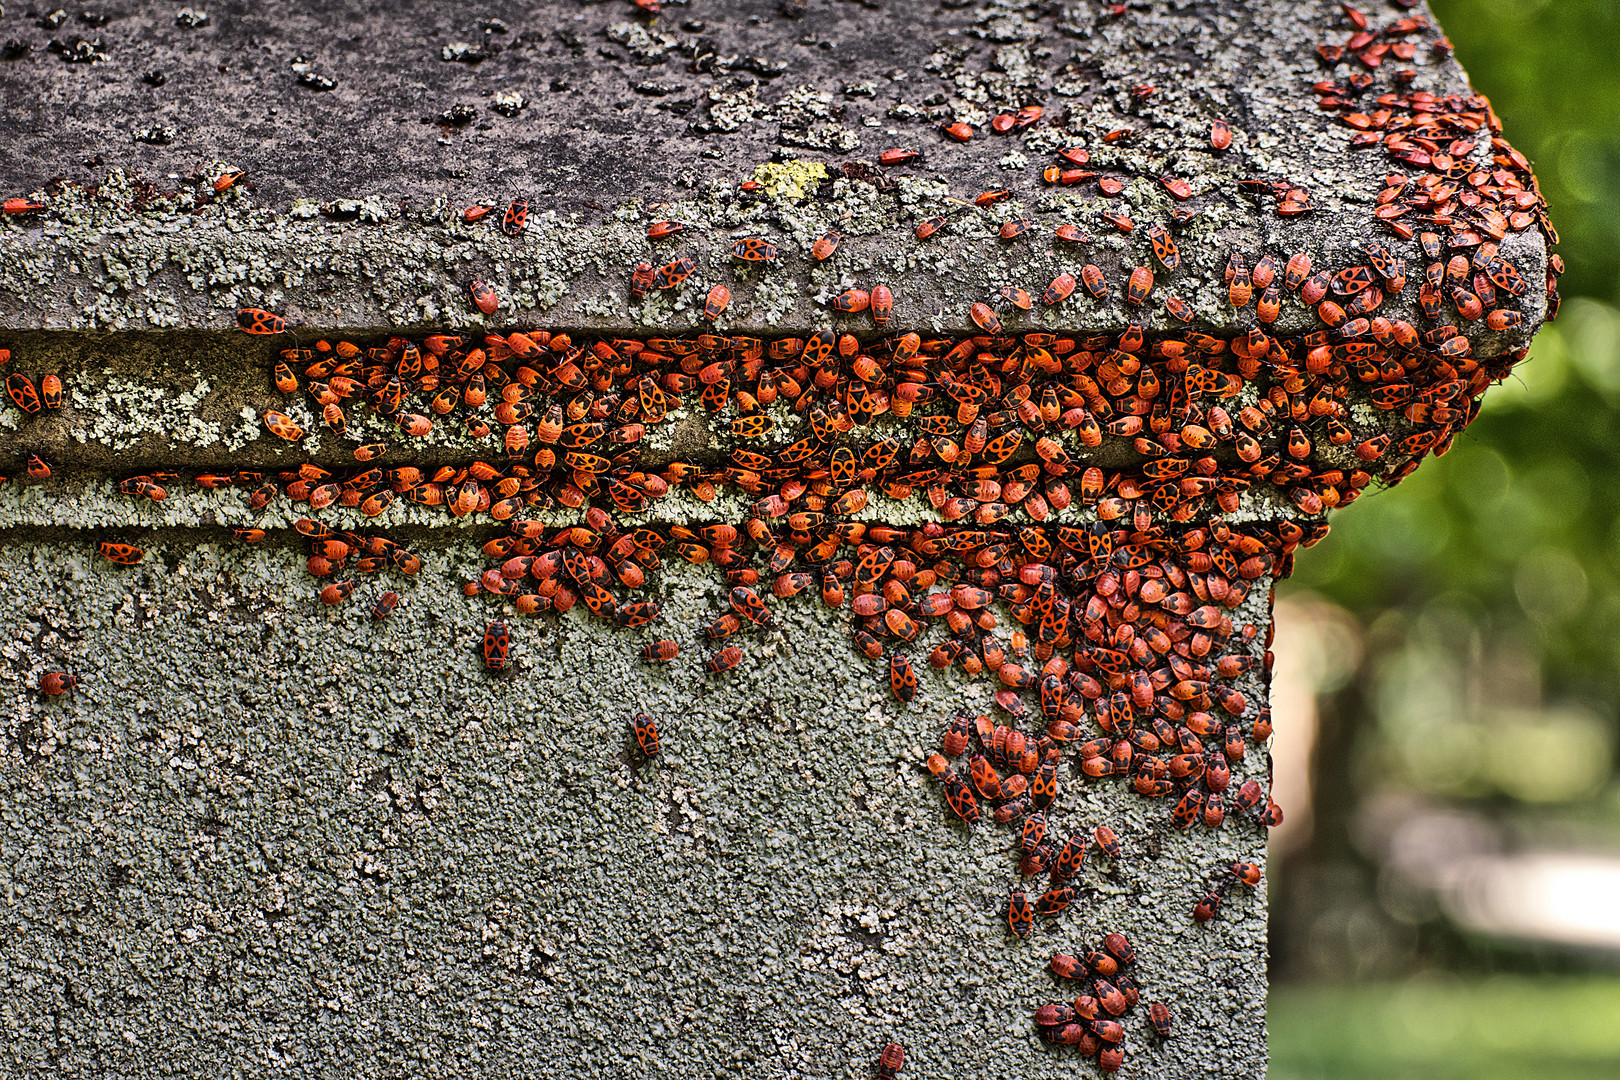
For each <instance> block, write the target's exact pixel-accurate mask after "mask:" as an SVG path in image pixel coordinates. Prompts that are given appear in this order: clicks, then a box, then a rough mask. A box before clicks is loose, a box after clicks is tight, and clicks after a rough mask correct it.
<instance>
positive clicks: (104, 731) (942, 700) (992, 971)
mask: <svg viewBox="0 0 1620 1080" xmlns="http://www.w3.org/2000/svg"><path fill="white" fill-rule="evenodd" d="M418 550H419V551H421V552H422V554H424V555H426V556H427V557H426V559H425V566H424V569H423V571H422V574H421V575H420V581H418V582H417V583H416V584H415V585H414V587H413V588H412V589H411V590H410V591H409V592H408V593H407V595H406V599H405V602H404V603H403V604H402V605H401V607H400V610H399V611H398V612H397V613H396V614H395V616H394V617H393V619H392V620H391V621H390V623H388V624H387V625H386V626H381V627H379V626H376V625H373V624H372V623H371V620H370V618H369V616H368V615H367V613H366V612H365V611H364V610H363V609H362V608H361V607H360V606H358V605H349V606H346V607H343V608H339V609H333V610H313V609H312V606H311V604H312V601H311V598H310V596H309V591H310V590H309V587H308V586H307V585H306V584H305V580H307V579H305V578H304V576H303V572H302V570H301V568H300V567H299V566H298V565H297V557H296V555H295V554H294V553H293V552H290V551H284V550H278V549H275V548H271V549H240V548H232V549H224V548H221V547H219V546H215V545H213V544H208V543H204V544H201V545H194V544H192V543H186V542H178V541H177V542H174V543H171V544H166V545H162V546H160V547H158V548H156V549H155V550H153V551H152V552H151V554H149V555H148V557H147V562H146V565H144V566H142V567H138V568H134V569H130V570H117V571H113V572H111V573H109V572H108V570H107V568H106V567H105V566H104V565H103V566H100V567H92V566H91V565H90V556H89V554H88V552H87V551H86V550H85V549H84V547H83V545H77V544H67V545H54V544H53V545H43V546H41V545H36V544H31V543H28V542H25V541H21V540H18V539H11V540H7V541H6V542H4V543H3V544H0V610H4V611H5V612H7V613H8V614H7V618H6V625H5V626H4V628H3V634H4V637H3V639H0V660H3V670H0V693H3V694H4V697H5V698H6V699H7V700H9V702H10V704H9V706H8V707H7V713H8V719H7V721H6V730H5V737H6V748H7V750H6V755H5V760H4V777H5V789H6V799H5V805H4V812H3V815H0V816H3V819H4V826H3V841H0V853H3V860H4V861H3V866H0V888H3V890H4V909H3V910H4V912H5V923H6V944H5V951H4V956H5V961H6V962H5V968H6V975H5V978H6V993H5V1007H4V1012H3V1016H4V1024H5V1042H4V1047H3V1054H4V1062H5V1065H4V1069H5V1070H6V1071H9V1072H11V1074H12V1075H38V1074H42V1073H49V1074H53V1075H63V1076H132V1077H133V1076H153V1075H188V1076H237V1075H240V1076H252V1075H259V1076H262V1075H295V1076H332V1077H336V1076H354V1077H393V1076H408V1075H426V1076H446V1077H450V1076H468V1075H484V1076H495V1077H506V1076H532V1075H534V1074H535V1070H536V1069H539V1070H540V1071H542V1072H545V1073H548V1074H550V1075H568V1076H603V1077H633V1076H671V1077H735V1076H740V1075H747V1076H780V1077H861V1078H865V1077H867V1076H869V1075H870V1067H871V1062H872V1060H873V1059H874V1058H875V1056H876V1053H877V1050H878V1049H879V1048H880V1047H881V1046H882V1045H883V1043H885V1042H886V1041H888V1040H889V1039H899V1040H901V1041H903V1042H904V1043H905V1045H906V1047H907V1052H908V1059H909V1063H908V1065H907V1067H906V1072H905V1074H904V1075H905V1076H907V1077H939V1078H945V1077H963V1076H989V1075H998V1076H1002V1075H1009V1076H1010V1075H1017V1076H1028V1077H1054V1078H1057V1077H1071V1076H1074V1075H1075V1074H1076V1073H1077V1072H1078V1073H1081V1074H1084V1073H1086V1072H1089V1071H1090V1070H1091V1069H1092V1068H1093V1067H1092V1066H1091V1065H1089V1064H1086V1063H1084V1062H1082V1061H1080V1060H1078V1059H1076V1058H1075V1057H1073V1055H1072V1054H1071V1053H1070V1052H1068V1051H1065V1050H1063V1049H1061V1048H1053V1047H1050V1046H1047V1045H1044V1044H1042V1043H1040V1042H1039V1041H1038V1040H1037V1039H1036V1037H1035V1032H1034V1028H1033V1025H1032V1024H1031V1022H1030V1015H1031V1012H1032V1009H1033V1006H1034V1004H1035V1003H1038V1002H1041V1001H1048V1000H1059V999H1061V998H1062V997H1063V989H1062V987H1061V986H1060V984H1059V981H1058V980H1057V979H1055V978H1054V977H1053V976H1052V975H1051V974H1049V973H1048V972H1047V971H1046V967H1045V965H1046V960H1047V958H1048V956H1049V955H1050V954H1051V953H1052V952H1055V951H1073V950H1075V949H1076V948H1077V947H1078V946H1080V945H1081V944H1083V943H1094V942H1095V941H1096V940H1097V938H1098V937H1100V935H1101V934H1102V933H1105V932H1107V931H1110V930H1114V929H1123V930H1125V931H1126V932H1127V933H1128V934H1129V936H1130V937H1131V939H1132V941H1133V942H1134V944H1135V946H1136V949H1137V951H1138V953H1139V955H1140V959H1139V961H1138V976H1139V980H1140V982H1141V983H1142V986H1143V993H1144V996H1145V997H1146V998H1148V999H1152V1000H1161V999H1162V1000H1166V1001H1169V1002H1172V1003H1173V1004H1174V1007H1175V1008H1176V1009H1177V1012H1178V1026H1179V1029H1180V1033H1179V1034H1178V1035H1177V1037H1176V1038H1175V1039H1174V1040H1173V1041H1171V1042H1169V1043H1165V1044H1162V1045H1158V1044H1154V1043H1153V1042H1152V1040H1151V1038H1147V1037H1144V1029H1145V1023H1144V1022H1143V1021H1142V1019H1141V1017H1140V1015H1138V1016H1137V1017H1136V1018H1135V1023H1134V1024H1133V1027H1132V1033H1131V1036H1130V1041H1131V1044H1132V1050H1131V1056H1130V1058H1129V1059H1128V1061H1127V1068H1128V1069H1129V1071H1130V1075H1133V1076H1141V1077H1165V1078H1170V1077H1178V1078H1179V1077H1190V1076H1230V1077H1240V1076H1242V1077H1248V1076H1256V1075H1259V1074H1260V1072H1261V1070H1262V1068H1263V1062H1264V1060H1265V1028H1264V1000H1265V915H1264V892H1263V890H1262V891H1261V893H1260V894H1258V895H1255V896H1250V895H1248V894H1243V895H1239V894H1237V893H1234V894H1233V896H1232V898H1231V900H1230V901H1229V904H1228V905H1227V907H1226V908H1225V909H1223V912H1222V916H1221V918H1219V919H1218V920H1217V921H1215V922H1214V923H1211V924H1209V925H1208V926H1197V925H1195V924H1194V923H1193V922H1192V921H1191V919H1190V918H1188V915H1187V910H1188V908H1189V906H1190V904H1191V902H1192V900H1193V899H1196V896H1197V895H1198V894H1199V893H1200V892H1201V882H1202V881H1203V879H1204V877H1205V874H1206V871H1207V868H1209V867H1211V866H1215V865H1217V864H1221V863H1223V862H1230V861H1232V860H1234V859H1236V858H1240V857H1241V858H1252V857H1253V853H1254V851H1255V849H1256V847H1257V845H1258V839H1257V837H1256V836H1255V834H1254V830H1253V827H1252V826H1248V825H1246V824H1239V825H1237V826H1236V827H1229V828H1227V829H1224V830H1220V831H1217V832H1214V833H1208V832H1205V831H1203V830H1199V832H1198V833H1197V834H1195V835H1192V836H1190V837H1189V836H1187V835H1185V834H1181V833H1175V832H1173V831H1172V830H1171V829H1170V826H1169V822H1168V821H1167V820H1166V818H1165V815H1164V810H1163V807H1162V806H1160V805H1158V804H1156V803H1150V802H1147V801H1146V800H1141V799H1137V798H1135V797H1131V796H1128V795H1127V794H1126V793H1125V792H1124V791H1123V790H1122V789H1121V788H1119V787H1118V786H1117V785H1110V786H1106V787H1098V786H1096V785H1090V786H1085V785H1083V783H1082V782H1081V781H1079V780H1076V779H1075V778H1074V777H1072V776H1069V775H1067V773H1066V774H1065V776H1064V794H1063V796H1062V800H1061V808H1062V813H1061V817H1060V820H1061V822H1062V823H1063V825H1064V827H1066V828H1081V827H1089V826H1092V825H1095V824H1099V823H1105V822H1106V823H1111V824H1112V825H1113V826H1114V827H1115V828H1116V830H1117V831H1118V832H1119V834H1120V837H1121V840H1122V842H1123V844H1124V846H1125V856H1124V858H1123V859H1122V860H1121V861H1120V862H1119V863H1118V864H1117V865H1113V866H1109V865H1108V864H1107V863H1106V861H1103V862H1091V861H1088V863H1087V866H1086V869H1085V870H1084V871H1083V872H1082V874H1081V875H1080V879H1079V881H1078V882H1077V884H1078V885H1079V886H1080V898H1079V899H1078V900H1077V901H1076V903H1075V905H1074V907H1073V908H1072V909H1071V911H1070V912H1068V913H1066V914H1065V915H1064V916H1062V917H1061V918H1059V919H1057V920H1055V921H1051V920H1044V919H1043V920H1040V921H1039V923H1038V925H1037V928H1036V931H1035V933H1034V934H1033V935H1032V936H1030V937H1029V938H1026V939H1023V940H1019V939H1016V938H1013V937H1011V936H1010V935H1009V934H1008V933H1007V930H1006V921H1005V909H1006V890H1007V887H1008V879H1009V875H1010V873H1011V866H1010V861H1009V855H1008V852H1007V846H1006V845H1007V843H1008V841H1009V837H1008V834H1007V833H1006V831H1005V830H1003V829H997V828H994V827H991V826H989V825H988V823H984V824H981V826H980V827H978V828H977V829H969V828H967V827H965V826H962V825H960V824H957V823H954V819H952V818H950V817H949V815H948V813H947V811H946V810H945V808H944V805H943V802H942V800H941V799H940V797H939V794H938V791H937V787H936V786H935V785H934V784H933V783H932V781H931V780H930V779H929V777H928V775H927V773H926V771H925V770H924V769H923V768H922V757H923V754H924V751H925V749H931V748H932V747H933V745H934V743H935V741H936V740H937V738H938V733H939V726H940V718H941V717H942V716H944V715H946V714H948V713H949V712H951V711H953V710H955V709H956V708H958V707H959V706H963V705H967V706H970V707H973V708H982V707H984V705H985V704H986V698H987V695H988V690H987V688H986V687H985V686H984V684H983V683H982V682H981V683H978V684H967V683H964V682H962V681H959V680H957V679H954V678H951V679H943V678H937V677H930V678H924V679H923V680H922V689H921V691H920V692H919V694H918V696H917V698H916V700H915V701H913V702H912V703H911V704H910V705H909V706H901V705H898V704H896V703H895V702H894V701H893V700H892V699H891V698H890V697H889V696H888V694H887V692H886V690H883V689H881V688H880V685H879V680H878V679H876V678H874V676H873V668H874V665H871V664H870V663H868V662H866V661H864V660H858V659H857V658H856V657H855V655H854V654H853V652H852V650H851V649H850V647H849V644H848V641H847V638H846V635H845V633H844V631H843V630H842V629H840V628H838V627H837V626H835V625H834V624H835V623H837V622H838V621H839V618H838V617H837V616H835V615H833V614H832V613H829V612H827V611H826V610H825V609H822V608H820V607H819V606H795V607H789V608H786V609H784V611H783V612H782V613H781V614H780V615H779V616H778V621H779V623H780V629H779V631H778V632H776V633H774V634H772V635H770V637H769V638H767V639H766V640H765V642H763V643H762V646H761V647H756V650H755V651H756V652H757V653H759V654H760V655H758V657H757V662H755V663H753V664H751V665H745V666H744V667H743V668H739V669H738V670H737V671H736V672H733V673H731V674H730V675H728V676H726V677H724V678H711V677H706V676H705V675H703V674H702V672H701V671H700V670H698V669H696V668H695V667H694V666H693V665H677V666H675V667H672V668H669V669H667V670H664V669H658V670H650V669H649V668H648V667H647V666H646V665H644V664H642V663H641V662H640V661H639V660H637V659H635V656H634V651H635V650H634V646H635V644H637V643H638V642H631V641H626V640H625V638H626V637H632V638H637V639H639V638H640V637H642V636H644V635H641V634H631V635H604V634H603V633H602V632H601V631H600V630H599V629H596V628H594V627H593V626H591V625H588V624H587V622H586V621H585V620H584V619H582V618H581V617H580V615H579V614H578V613H575V614H571V615H569V616H565V617H563V618H562V619H561V620H559V621H558V622H557V623H556V625H555V626H553V625H551V624H550V623H549V622H548V621H543V620H533V621H521V620H520V621H519V622H517V623H515V624H514V634H515V642H514V646H513V651H514V656H515V661H516V662H515V665H514V670H513V671H512V672H511V673H510V674H509V675H507V676H504V677H500V678H492V677H490V676H489V675H488V674H487V673H485V672H484V671H483V670H482V668H481V667H480V665H478V663H477V662H476V659H475V657H476V652H477V646H478V635H479V634H480V633H481V628H482V625H483V620H484V618H486V617H487V614H488V612H487V605H486V604H485V603H484V602H482V601H469V600H467V599H465V598H463V597H462V596H460V595H459V593H458V592H457V591H456V588H455V585H456V582H457V581H459V580H460V579H461V578H462V577H464V576H469V575H471V574H475V573H476V567H478V566H479V565H480V560H479V558H478V556H477V552H476V549H474V548H472V547H471V545H467V546H465V547H462V546H454V547H449V548H442V549H434V550H432V551H431V552H430V551H427V550H423V549H420V548H419V549H418ZM668 578H669V581H668V584H669V589H668V595H669V606H668V608H666V612H667V614H666V616H665V618H667V619H668V623H669V625H670V626H672V627H692V626H696V625H699V624H701V623H703V622H706V621H708V619H710V618H712V617H713V614H714V613H716V612H717V611H719V610H722V605H723V603H724V596H723V589H722V588H721V587H720V585H719V584H718V583H717V581H716V580H715V579H714V578H712V577H710V576H709V575H707V574H703V573H701V572H699V571H697V570H693V569H689V568H684V567H679V566H678V567H676V568H672V569H671V571H670V572H669V574H668ZM1263 602H1264V598H1263V593H1257V599H1256V600H1254V601H1251V605H1255V604H1260V605H1263ZM315 606H316V607H318V606H319V605H315ZM1264 615H1265V613H1264V611H1263V610H1262V609H1261V608H1256V609H1255V610H1253V611H1250V610H1248V608H1245V609H1243V610H1241V611H1239V612H1234V616H1237V617H1246V618H1252V619H1256V620H1261V619H1263V618H1264ZM688 633H689V631H686V632H682V633H681V634H680V635H678V636H681V637H682V639H683V642H684V643H685V644H688V645H690V644H691V642H690V641H689V640H687V638H686V635H687V634H688ZM63 665H65V666H69V667H71V668H72V669H73V670H75V671H77V672H78V673H79V674H80V676H81V678H82V679H83V684H82V686H81V689H80V690H79V691H77V692H75V693H73V694H70V695H67V696H65V697H63V698H60V699H51V700H41V699H40V698H39V697H38V696H37V695H36V694H35V693H34V692H33V691H32V689H31V686H32V680H33V679H35V678H37V676H38V674H39V673H40V672H41V671H43V670H45V669H47V668H49V667H53V666H63ZM643 710H645V711H647V712H650V713H652V714H654V715H656V716H658V717H660V719H661V721H662V725H663V726H662V731H663V754H662V755H661V757H660V759H659V760H658V761H657V762H656V763H655V764H650V765H649V764H643V763H640V759H639V758H638V757H637V756H636V755H635V754H634V753H633V749H634V744H633V740H631V739H630V738H629V735H628V732H627V729H626V726H625V725H626V720H627V719H628V717H629V716H630V714H631V713H633V712H636V711H643Z"/></svg>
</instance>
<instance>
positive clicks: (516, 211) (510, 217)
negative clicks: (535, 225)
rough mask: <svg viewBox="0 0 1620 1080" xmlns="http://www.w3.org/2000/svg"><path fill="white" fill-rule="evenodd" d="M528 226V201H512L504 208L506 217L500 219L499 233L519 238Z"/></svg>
mask: <svg viewBox="0 0 1620 1080" xmlns="http://www.w3.org/2000/svg"><path fill="white" fill-rule="evenodd" d="M528 224H529V200H528V199H513V200H512V202H511V204H510V205H508V206H507V208H506V216H505V217H503V218H501V232H503V233H505V234H506V235H507V236H521V235H523V230H524V228H525V227H526V226H527V225H528Z"/></svg>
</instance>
